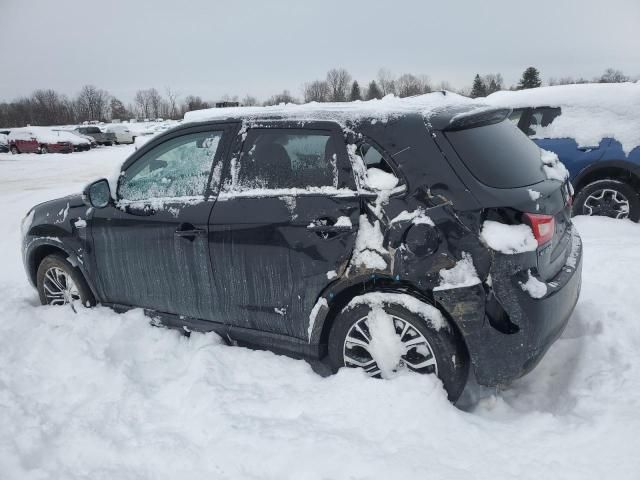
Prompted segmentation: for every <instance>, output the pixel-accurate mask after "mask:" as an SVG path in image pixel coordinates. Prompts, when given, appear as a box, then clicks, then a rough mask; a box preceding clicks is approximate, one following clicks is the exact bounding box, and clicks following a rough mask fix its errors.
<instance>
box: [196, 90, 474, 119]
mask: <svg viewBox="0 0 640 480" xmlns="http://www.w3.org/2000/svg"><path fill="white" fill-rule="evenodd" d="M461 105H470V106H473V101H472V100H470V99H468V98H467V97H463V96H461V95H457V94H455V93H451V92H446V93H443V92H434V93H428V94H426V95H418V96H415V97H409V98H398V97H395V96H394V95H387V96H386V97H384V98H382V99H380V100H368V101H355V102H339V103H318V102H311V103H305V104H302V105H297V104H292V103H287V104H280V105H274V106H269V107H230V108H209V109H204V110H195V111H192V112H187V113H185V115H184V119H185V121H188V122H201V121H207V120H224V119H227V118H241V119H245V120H253V119H261V118H272V117H277V118H284V119H291V120H308V121H313V120H316V121H321V120H328V121H335V122H337V123H339V124H345V123H347V122H356V121H359V120H363V119H371V120H377V121H381V122H386V121H388V120H391V119H394V118H397V117H399V116H402V115H406V114H416V113H417V114H422V115H423V116H425V117H426V118H428V117H429V116H431V115H433V114H435V113H438V112H441V111H443V110H446V109H448V108H451V107H457V106H461Z"/></svg>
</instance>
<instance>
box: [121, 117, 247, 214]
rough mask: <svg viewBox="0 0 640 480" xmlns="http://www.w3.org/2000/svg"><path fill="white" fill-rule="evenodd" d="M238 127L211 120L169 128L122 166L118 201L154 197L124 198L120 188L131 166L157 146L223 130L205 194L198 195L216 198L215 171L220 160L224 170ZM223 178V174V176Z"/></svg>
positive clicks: (137, 201) (218, 187) (217, 187)
mask: <svg viewBox="0 0 640 480" xmlns="http://www.w3.org/2000/svg"><path fill="white" fill-rule="evenodd" d="M236 128H237V123H228V122H224V123H220V122H210V123H203V124H202V125H197V126H192V127H190V128H178V129H176V130H169V131H167V132H165V133H163V134H161V135H159V136H157V137H156V138H154V139H152V140H150V141H149V142H147V143H145V144H144V145H143V146H142V147H141V148H140V149H138V150H136V151H135V152H134V153H133V154H132V155H131V156H130V157H129V158H128V159H127V160H126V161H125V162H124V163H123V164H122V165H121V167H120V174H119V177H118V182H117V186H116V192H115V195H114V196H115V198H116V201H117V202H121V201H124V202H135V203H142V204H144V203H146V202H151V201H153V200H154V198H147V199H144V200H135V201H134V200H127V199H124V198H122V196H121V195H120V188H121V185H122V175H123V173H124V172H126V171H127V170H128V169H129V168H130V167H131V166H133V165H134V164H135V163H137V162H139V161H141V160H142V159H143V158H145V157H146V155H147V154H148V153H149V152H151V151H152V150H154V149H156V148H157V147H159V146H161V145H163V144H164V143H166V142H169V141H172V140H174V139H176V138H179V137H185V136H188V135H193V134H197V133H207V132H211V133H213V132H221V133H222V137H221V138H220V142H219V143H218V149H217V150H216V154H215V155H214V158H213V160H212V162H211V167H210V168H209V175H208V177H207V182H206V185H205V190H204V194H202V195H197V197H198V198H200V197H202V198H203V199H204V200H208V199H210V198H215V196H216V195H217V194H218V193H219V191H220V183H218V185H212V179H213V172H214V170H215V166H216V165H218V164H219V163H220V162H223V163H222V170H224V161H225V159H226V156H227V153H228V151H229V143H230V139H231V138H232V137H233V135H232V131H233V130H234V129H236ZM221 178H222V176H221ZM175 198H191V197H175Z"/></svg>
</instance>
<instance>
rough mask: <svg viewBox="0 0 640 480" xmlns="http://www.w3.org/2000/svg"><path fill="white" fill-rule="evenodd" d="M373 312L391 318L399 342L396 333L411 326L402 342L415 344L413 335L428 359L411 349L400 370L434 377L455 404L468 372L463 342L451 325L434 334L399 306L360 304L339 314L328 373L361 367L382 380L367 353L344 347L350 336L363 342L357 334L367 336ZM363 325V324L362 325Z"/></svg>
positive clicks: (331, 340) (330, 345) (331, 344)
mask: <svg viewBox="0 0 640 480" xmlns="http://www.w3.org/2000/svg"><path fill="white" fill-rule="evenodd" d="M375 309H382V310H384V312H386V313H387V314H388V315H390V316H391V318H392V319H393V324H391V325H393V328H395V330H396V336H397V338H400V335H399V333H401V331H402V329H403V328H404V326H406V325H407V324H409V325H410V326H409V329H408V330H407V332H406V333H404V334H403V336H402V338H401V342H408V341H409V340H418V338H419V336H418V335H416V334H415V333H416V332H418V333H419V334H420V335H422V337H423V339H424V340H426V344H423V346H426V347H427V352H429V355H426V356H425V355H424V354H421V353H420V352H419V350H418V348H419V347H418V346H414V348H411V347H409V349H408V350H405V354H404V355H402V357H401V361H400V364H399V367H400V368H408V369H410V370H413V371H417V372H419V373H425V374H428V373H436V374H437V376H438V378H440V380H441V381H442V383H443V385H444V388H445V390H446V392H447V395H448V397H449V400H450V401H451V402H454V403H455V401H456V400H457V399H458V397H460V394H461V393H462V391H463V390H464V387H465V385H466V383H467V375H468V371H469V361H468V355H467V352H466V348H465V346H464V344H463V342H462V339H461V338H460V337H459V335H458V333H457V331H456V330H455V329H454V328H453V327H452V326H451V325H449V326H448V328H440V330H436V329H435V328H434V327H433V326H431V325H429V324H428V323H427V322H426V321H425V320H423V318H422V317H420V316H419V315H417V314H414V313H411V312H410V311H409V310H407V309H406V308H404V307H402V306H400V305H396V304H385V305H384V306H383V307H373V308H372V307H371V306H369V305H366V304H362V305H357V306H354V307H353V308H350V309H348V310H344V311H342V312H341V313H340V314H339V315H338V317H337V318H336V319H335V321H334V323H333V325H332V327H331V332H330V333H329V345H328V356H329V363H330V366H331V369H332V370H333V371H334V372H336V371H338V370H339V369H340V368H342V367H345V366H348V367H360V368H364V370H365V371H366V372H367V373H368V374H369V375H371V376H375V377H380V376H383V377H384V376H385V375H383V374H382V373H379V372H380V371H381V370H384V369H381V368H380V367H379V366H378V364H377V363H376V361H375V360H373V355H371V354H370V353H369V351H368V350H366V349H364V348H362V347H360V346H359V345H354V344H350V345H351V347H347V344H349V342H348V340H347V336H348V335H349V334H350V333H351V334H352V335H353V334H355V336H350V337H349V338H350V339H353V340H357V339H358V338H363V337H362V336H360V335H361V334H360V333H358V331H357V327H358V326H359V327H360V328H361V330H360V331H361V332H362V331H364V332H365V334H369V333H370V332H368V325H369V319H370V318H372V317H371V314H372V313H374V314H375V312H374V310H375ZM378 312H379V310H378ZM386 318H389V317H386ZM383 321H384V320H383ZM362 322H365V323H364V325H363V323H362ZM403 322H404V323H403ZM356 324H358V325H356ZM364 327H366V328H364ZM365 338H366V337H365ZM347 350H350V351H351V352H352V355H351V356H350V357H351V358H350V359H347V358H345V353H346V352H347ZM422 351H423V352H424V349H422ZM433 359H435V366H434V365H433V364H429V363H430V362H433ZM353 360H356V361H359V362H360V365H355V364H353V363H351V361H353ZM371 362H373V364H371ZM412 363H413V366H417V365H420V364H422V363H425V364H428V365H426V366H425V367H423V368H413V367H412V366H410V365H411V364H412ZM387 370H388V369H387Z"/></svg>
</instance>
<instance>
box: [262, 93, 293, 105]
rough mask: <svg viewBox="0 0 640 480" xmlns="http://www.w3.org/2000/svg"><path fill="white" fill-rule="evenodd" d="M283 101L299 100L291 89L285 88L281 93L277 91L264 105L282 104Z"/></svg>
mask: <svg viewBox="0 0 640 480" xmlns="http://www.w3.org/2000/svg"><path fill="white" fill-rule="evenodd" d="M281 103H298V100H297V99H296V98H295V97H293V96H292V95H291V93H290V92H289V90H283V91H282V92H281V93H277V94H275V95H273V96H272V97H270V98H268V99H267V100H266V101H265V102H264V105H265V106H268V105H280V104H281Z"/></svg>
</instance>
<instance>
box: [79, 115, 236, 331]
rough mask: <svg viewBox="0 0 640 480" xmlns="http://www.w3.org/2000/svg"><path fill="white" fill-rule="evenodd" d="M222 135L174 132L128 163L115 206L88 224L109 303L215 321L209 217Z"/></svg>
mask: <svg viewBox="0 0 640 480" xmlns="http://www.w3.org/2000/svg"><path fill="white" fill-rule="evenodd" d="M225 138H226V134H225V130H224V129H219V130H215V129H212V128H207V129H203V128H201V127H200V128H196V129H192V130H191V131H188V132H186V133H182V132H177V133H176V134H175V135H173V136H169V137H166V139H165V140H164V141H162V142H161V143H159V144H157V145H155V146H151V148H150V149H149V148H147V149H144V150H143V151H142V153H141V154H140V155H139V156H137V157H133V158H132V159H131V160H130V161H128V162H127V163H126V164H125V165H124V167H123V172H122V174H121V178H120V181H119V187H118V192H117V201H116V203H115V205H112V206H108V207H106V208H104V209H98V210H96V211H95V212H94V214H93V217H92V218H91V220H90V225H91V234H92V237H93V245H94V258H95V266H96V269H97V277H98V278H99V289H100V291H101V292H100V293H101V297H102V298H103V299H104V300H105V301H106V302H108V303H114V304H122V305H132V306H138V307H145V308H150V309H154V310H157V311H161V312H167V313H173V314H180V315H186V316H190V317H196V318H204V319H207V318H209V319H211V315H212V305H211V296H210V295H209V292H210V289H211V279H210V271H209V265H210V263H209V252H208V243H207V233H208V225H207V220H208V218H209V214H210V212H211V209H212V207H213V204H214V201H215V193H216V192H217V189H218V184H219V172H220V168H221V160H222V155H223V153H224V150H225V148H224V147H223V145H224V142H225ZM216 165H220V166H219V167H218V168H217V169H216V168H215V166H216ZM216 172H217V173H218V175H217V177H216V175H215V174H216Z"/></svg>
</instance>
